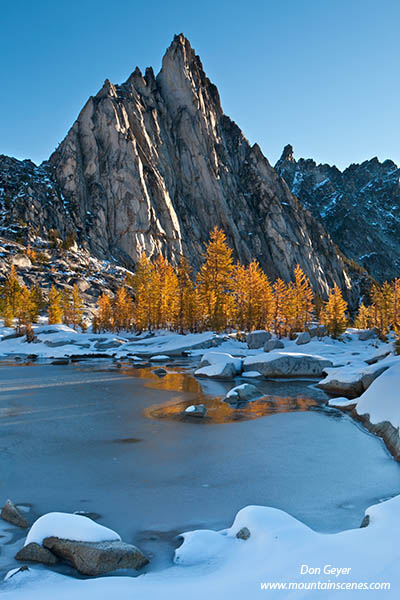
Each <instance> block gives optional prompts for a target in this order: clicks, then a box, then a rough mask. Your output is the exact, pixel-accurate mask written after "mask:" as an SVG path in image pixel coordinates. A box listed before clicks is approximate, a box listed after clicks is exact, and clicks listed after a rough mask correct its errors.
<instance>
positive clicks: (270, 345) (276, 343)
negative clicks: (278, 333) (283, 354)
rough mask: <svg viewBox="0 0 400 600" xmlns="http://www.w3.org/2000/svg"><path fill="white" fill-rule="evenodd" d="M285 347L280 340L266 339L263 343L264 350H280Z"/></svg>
mask: <svg viewBox="0 0 400 600" xmlns="http://www.w3.org/2000/svg"><path fill="white" fill-rule="evenodd" d="M284 347H285V344H284V343H283V342H282V341H281V340H268V341H267V342H265V344H264V352H271V351H272V350H281V349H282V348H284Z"/></svg>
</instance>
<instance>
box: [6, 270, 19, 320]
mask: <svg viewBox="0 0 400 600" xmlns="http://www.w3.org/2000/svg"><path fill="white" fill-rule="evenodd" d="M20 293H21V286H20V284H19V283H18V277H17V272H16V270H15V267H14V265H11V268H10V272H9V274H8V276H7V278H6V280H5V282H4V285H3V287H2V294H1V295H2V304H3V319H4V325H5V327H12V326H13V321H14V317H15V314H16V311H17V305H18V302H19V297H20Z"/></svg>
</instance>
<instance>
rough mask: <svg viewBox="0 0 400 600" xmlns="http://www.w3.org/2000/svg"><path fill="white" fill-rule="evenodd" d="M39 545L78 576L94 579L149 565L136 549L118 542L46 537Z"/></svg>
mask: <svg viewBox="0 0 400 600" xmlns="http://www.w3.org/2000/svg"><path fill="white" fill-rule="evenodd" d="M83 518H85V517H83ZM43 546H44V547H45V548H47V549H48V550H50V551H51V552H52V553H53V554H55V555H56V556H58V557H60V558H62V559H64V560H67V561H68V562H70V563H72V564H73V565H74V567H75V568H76V569H77V570H78V571H79V573H82V574H83V575H92V576H94V577H97V576H99V575H104V574H105V573H109V572H111V571H115V570H117V569H141V568H142V567H144V565H146V564H147V563H148V562H149V560H148V558H146V557H145V556H144V554H143V553H142V552H141V551H140V550H139V548H136V546H133V545H132V544H126V543H125V542H121V541H111V542H73V541H71V540H65V539H60V538H57V537H48V538H45V539H44V540H43Z"/></svg>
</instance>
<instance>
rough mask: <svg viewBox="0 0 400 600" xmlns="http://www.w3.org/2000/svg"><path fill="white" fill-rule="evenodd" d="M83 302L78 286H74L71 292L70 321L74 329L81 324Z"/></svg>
mask: <svg viewBox="0 0 400 600" xmlns="http://www.w3.org/2000/svg"><path fill="white" fill-rule="evenodd" d="M82 314H83V301H82V297H81V294H80V291H79V287H78V284H76V283H75V284H74V285H73V287H72V292H71V305H70V319H71V324H72V327H73V328H74V329H77V328H78V325H80V324H81V322H82Z"/></svg>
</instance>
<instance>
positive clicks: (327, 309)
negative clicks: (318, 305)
mask: <svg viewBox="0 0 400 600" xmlns="http://www.w3.org/2000/svg"><path fill="white" fill-rule="evenodd" d="M346 310H347V302H346V301H345V300H343V296H342V292H341V291H340V289H339V288H338V286H337V284H336V283H335V284H334V286H333V288H332V289H331V291H330V294H329V299H328V302H327V303H326V304H325V306H324V307H323V309H322V310H321V323H322V324H323V325H325V327H326V329H327V332H328V334H329V335H331V336H332V337H334V338H337V337H338V336H339V335H340V334H342V333H344V332H345V331H346V326H347V319H346Z"/></svg>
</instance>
